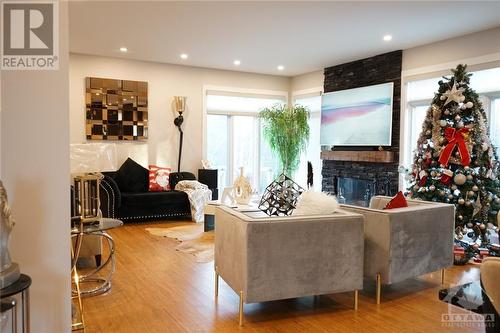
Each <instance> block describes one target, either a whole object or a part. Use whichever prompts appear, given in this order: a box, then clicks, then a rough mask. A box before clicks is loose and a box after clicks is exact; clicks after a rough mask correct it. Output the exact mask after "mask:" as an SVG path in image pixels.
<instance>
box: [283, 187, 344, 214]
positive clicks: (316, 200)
mask: <svg viewBox="0 0 500 333" xmlns="http://www.w3.org/2000/svg"><path fill="white" fill-rule="evenodd" d="M338 207H339V203H338V202H337V198H335V197H334V196H332V195H328V194H326V193H323V192H313V191H306V192H304V193H302V195H301V196H300V197H299V199H298V201H297V206H296V208H295V210H294V211H293V212H292V215H294V216H299V215H329V214H333V213H335V211H337V209H338Z"/></svg>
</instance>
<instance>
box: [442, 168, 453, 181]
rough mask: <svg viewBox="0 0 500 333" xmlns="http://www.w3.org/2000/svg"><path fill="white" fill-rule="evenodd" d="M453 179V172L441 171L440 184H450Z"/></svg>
mask: <svg viewBox="0 0 500 333" xmlns="http://www.w3.org/2000/svg"><path fill="white" fill-rule="evenodd" d="M452 177H453V171H451V170H448V169H446V170H443V173H442V174H441V183H443V184H444V185H449V184H450V183H451V179H452Z"/></svg>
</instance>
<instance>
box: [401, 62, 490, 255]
mask: <svg viewBox="0 0 500 333" xmlns="http://www.w3.org/2000/svg"><path fill="white" fill-rule="evenodd" d="M452 73H453V76H451V77H450V78H447V77H445V78H443V80H441V81H439V90H438V92H437V93H436V94H435V96H434V98H433V100H432V104H431V106H430V107H429V109H428V111H427V114H426V117H425V120H424V123H423V125H422V132H421V134H420V136H419V139H418V141H417V149H416V151H415V156H414V160H413V165H412V166H411V169H410V171H409V173H408V177H409V180H410V181H411V186H410V188H409V191H410V196H411V197H412V198H414V199H421V200H426V201H434V202H445V203H451V204H454V205H455V207H456V210H455V212H456V213H455V243H456V244H459V245H460V246H462V247H463V248H464V249H465V253H466V259H470V258H471V257H473V256H477V253H479V251H478V250H479V249H480V248H483V249H482V250H483V251H481V253H482V254H484V253H485V249H487V252H486V253H488V252H489V253H488V254H489V255H493V256H499V255H500V253H499V249H498V247H497V246H495V245H493V244H492V242H491V241H490V239H491V236H492V235H493V234H494V233H497V234H498V228H497V214H498V210H499V208H500V193H499V191H500V189H499V185H500V184H499V179H498V171H499V170H498V158H497V154H496V150H495V147H493V145H492V144H491V140H490V138H489V133H488V126H487V119H486V113H485V111H484V109H483V107H482V105H481V102H480V101H479V96H478V95H477V93H476V92H475V91H474V90H472V89H471V88H470V87H469V84H470V77H471V74H469V73H467V72H466V66H465V65H458V66H457V68H456V69H455V70H452Z"/></svg>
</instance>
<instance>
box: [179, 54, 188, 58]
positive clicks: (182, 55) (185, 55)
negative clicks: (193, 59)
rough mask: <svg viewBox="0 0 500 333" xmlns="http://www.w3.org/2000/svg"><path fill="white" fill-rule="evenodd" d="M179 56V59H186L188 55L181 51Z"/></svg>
mask: <svg viewBox="0 0 500 333" xmlns="http://www.w3.org/2000/svg"><path fill="white" fill-rule="evenodd" d="M180 57H181V59H187V58H188V55H187V54H186V53H182V54H181V56H180Z"/></svg>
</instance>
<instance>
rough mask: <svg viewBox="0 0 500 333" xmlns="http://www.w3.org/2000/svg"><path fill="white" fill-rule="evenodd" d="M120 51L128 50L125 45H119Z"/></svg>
mask: <svg viewBox="0 0 500 333" xmlns="http://www.w3.org/2000/svg"><path fill="white" fill-rule="evenodd" d="M120 51H121V52H127V51H128V49H127V48H126V47H123V46H122V47H120Z"/></svg>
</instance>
